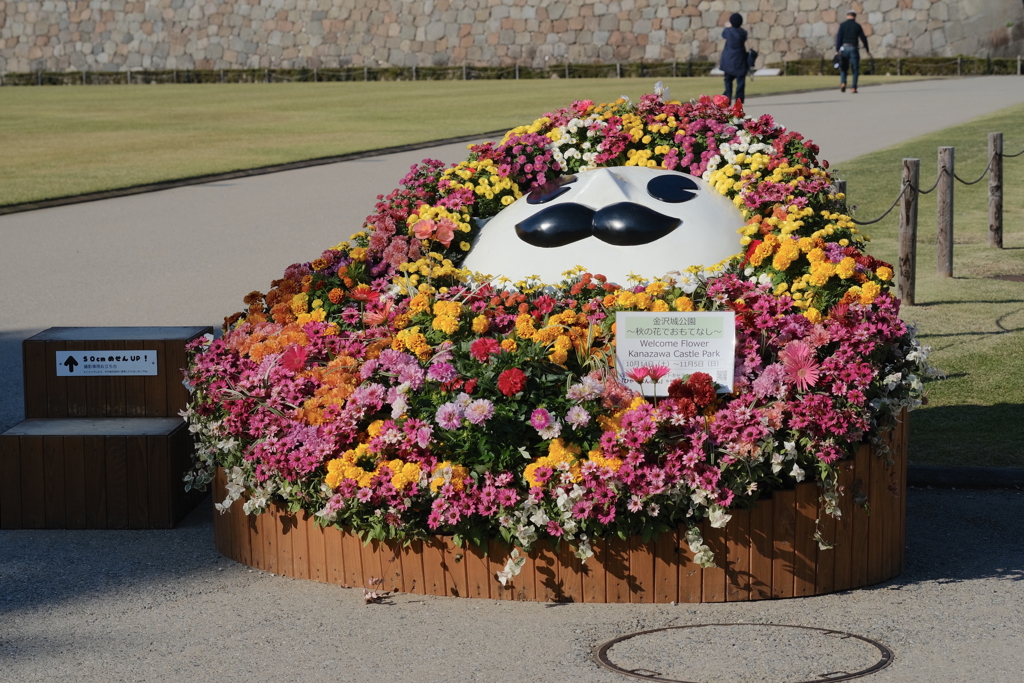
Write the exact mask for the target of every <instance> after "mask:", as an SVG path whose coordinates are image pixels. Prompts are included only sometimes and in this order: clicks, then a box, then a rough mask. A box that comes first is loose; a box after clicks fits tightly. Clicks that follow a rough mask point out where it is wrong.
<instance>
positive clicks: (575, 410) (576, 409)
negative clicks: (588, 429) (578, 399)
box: [565, 406, 590, 429]
mask: <svg viewBox="0 0 1024 683" xmlns="http://www.w3.org/2000/svg"><path fill="white" fill-rule="evenodd" d="M565 421H566V422H568V423H569V424H571V425H572V428H573V429H579V428H580V427H584V426H586V424H587V423H588V422H590V413H588V412H587V411H586V410H584V409H583V408H582V407H580V406H573V407H572V408H569V412H568V413H566V415H565Z"/></svg>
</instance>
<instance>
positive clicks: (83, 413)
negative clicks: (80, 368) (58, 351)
mask: <svg viewBox="0 0 1024 683" xmlns="http://www.w3.org/2000/svg"><path fill="white" fill-rule="evenodd" d="M64 348H65V350H66V351H82V350H84V349H85V343H84V342H80V341H69V342H65V347H64ZM88 382H89V380H88V379H87V378H85V377H68V378H67V381H66V386H67V396H68V413H67V414H68V417H88V416H89V394H88Z"/></svg>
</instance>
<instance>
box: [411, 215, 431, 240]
mask: <svg viewBox="0 0 1024 683" xmlns="http://www.w3.org/2000/svg"><path fill="white" fill-rule="evenodd" d="M436 227H437V226H436V224H435V223H434V221H432V220H430V219H429V218H424V219H423V220H418V221H416V223H415V224H413V226H412V233H413V234H414V235H416V239H418V240H427V239H430V238H431V237H432V236H433V235H434V230H435V229H436Z"/></svg>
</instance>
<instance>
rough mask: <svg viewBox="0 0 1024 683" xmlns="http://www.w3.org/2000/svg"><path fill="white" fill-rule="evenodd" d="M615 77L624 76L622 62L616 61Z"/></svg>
mask: <svg viewBox="0 0 1024 683" xmlns="http://www.w3.org/2000/svg"><path fill="white" fill-rule="evenodd" d="M615 78H622V64H621V63H620V62H615Z"/></svg>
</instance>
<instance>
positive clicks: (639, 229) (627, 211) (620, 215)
mask: <svg viewBox="0 0 1024 683" xmlns="http://www.w3.org/2000/svg"><path fill="white" fill-rule="evenodd" d="M682 222H683V221H682V219H681V218H675V217H674V216H666V215H665V214H662V213H658V212H657V211H655V210H654V209H649V208H647V207H646V206H644V205H643V204H633V203H632V202H619V203H618V204H610V205H609V206H606V207H604V208H603V209H601V210H600V211H598V212H597V213H596V214H594V237H596V238H597V239H599V240H601V241H602V242H607V243H608V244H614V245H617V246H620V247H633V246H636V245H639V244H650V243H651V242H654V241H655V240H660V239H661V238H662V237H664V236H665V235H667V234H669V233H670V232H672V231H673V230H675V229H676V228H678V227H679V224H680V223H682Z"/></svg>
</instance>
